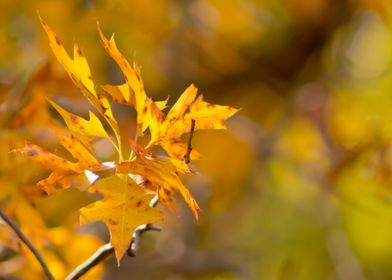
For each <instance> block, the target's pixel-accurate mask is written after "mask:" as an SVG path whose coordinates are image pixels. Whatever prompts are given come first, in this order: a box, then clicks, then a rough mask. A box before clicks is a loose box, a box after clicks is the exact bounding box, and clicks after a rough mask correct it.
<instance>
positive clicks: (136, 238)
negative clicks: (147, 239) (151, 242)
mask: <svg viewBox="0 0 392 280" xmlns="http://www.w3.org/2000/svg"><path fill="white" fill-rule="evenodd" d="M146 231H161V228H160V227H157V226H154V225H151V224H147V225H144V226H142V227H139V228H138V229H137V230H135V232H134V233H133V235H132V241H131V244H130V245H129V247H128V250H127V255H128V256H130V257H136V253H137V251H138V250H139V244H140V238H141V236H142V234H143V233H145V232H146Z"/></svg>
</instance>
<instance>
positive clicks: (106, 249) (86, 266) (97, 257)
mask: <svg viewBox="0 0 392 280" xmlns="http://www.w3.org/2000/svg"><path fill="white" fill-rule="evenodd" d="M113 253H114V248H113V246H112V244H110V243H106V244H105V245H103V246H101V247H100V248H99V249H98V250H97V251H96V252H95V253H94V254H93V255H91V257H90V258H88V259H87V260H86V261H85V262H84V263H82V264H81V265H79V266H78V267H77V268H76V269H75V270H74V271H72V272H71V274H70V275H68V276H67V278H65V279H66V280H75V279H79V278H80V277H82V276H83V275H84V274H86V273H87V272H88V271H89V270H90V269H92V268H93V267H94V266H96V265H97V264H99V263H100V262H102V261H104V260H105V259H106V258H107V257H109V256H110V255H112V254H113Z"/></svg>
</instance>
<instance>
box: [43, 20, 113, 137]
mask: <svg viewBox="0 0 392 280" xmlns="http://www.w3.org/2000/svg"><path fill="white" fill-rule="evenodd" d="M40 20H41V24H42V27H43V28H44V30H45V32H46V34H47V35H48V38H49V45H50V47H51V49H52V51H53V53H54V55H55V56H56V58H57V60H58V61H59V62H60V64H61V65H62V66H63V67H64V69H65V71H66V72H67V73H68V75H69V76H70V78H71V80H72V81H73V82H74V84H75V85H76V86H77V87H78V88H80V89H81V91H82V93H83V94H84V95H85V96H86V97H87V99H88V100H89V101H90V103H91V104H92V105H93V106H94V107H95V108H96V109H97V110H98V111H99V112H100V113H101V114H102V115H103V116H104V117H105V119H106V120H107V121H108V123H109V124H110V126H111V127H112V129H113V132H114V133H115V134H116V137H117V138H118V139H119V138H120V132H119V128H118V124H117V122H116V120H115V118H114V116H113V112H112V109H111V107H110V104H109V101H108V99H107V98H106V96H105V95H103V94H97V92H96V90H95V85H94V82H93V79H92V76H91V72H90V67H89V66H88V63H87V60H86V57H85V56H84V53H83V52H82V50H81V49H80V48H79V46H77V45H76V44H75V45H74V57H73V59H71V58H70V57H69V55H68V53H67V52H66V50H65V49H64V47H63V45H62V44H61V42H60V39H59V38H58V36H57V35H56V33H54V32H53V30H52V29H51V28H50V27H49V26H48V25H47V23H46V22H45V21H44V20H43V19H42V18H40ZM119 142H120V141H119Z"/></svg>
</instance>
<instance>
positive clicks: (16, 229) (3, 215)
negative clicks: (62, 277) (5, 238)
mask: <svg viewBox="0 0 392 280" xmlns="http://www.w3.org/2000/svg"><path fill="white" fill-rule="evenodd" d="M0 216H1V218H2V219H3V220H4V222H6V223H7V224H8V225H9V226H10V227H11V228H12V229H13V231H14V232H15V233H16V235H17V236H18V237H19V239H20V240H21V241H22V242H23V243H24V244H25V245H26V246H27V248H29V250H30V251H31V252H32V253H33V255H34V257H35V258H36V259H37V261H38V262H39V264H40V265H41V267H42V270H43V271H44V273H45V275H46V277H47V278H48V279H49V280H54V277H53V275H52V273H51V272H50V270H49V267H48V266H47V264H46V263H45V261H44V259H43V258H42V256H41V254H40V253H39V252H38V250H37V248H35V247H34V245H33V244H32V243H31V242H30V240H29V239H28V238H27V237H26V235H24V233H23V232H22V231H21V230H20V228H19V226H18V225H17V224H16V223H15V222H14V221H12V220H11V218H10V217H9V216H8V215H7V214H6V213H5V212H4V211H3V209H1V208H0Z"/></svg>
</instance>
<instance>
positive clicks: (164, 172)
mask: <svg viewBox="0 0 392 280" xmlns="http://www.w3.org/2000/svg"><path fill="white" fill-rule="evenodd" d="M116 171H117V172H118V173H127V174H128V173H129V174H137V175H141V176H142V177H143V178H144V180H145V181H149V182H152V183H153V184H154V185H155V186H156V187H157V190H156V191H157V193H158V195H159V196H160V201H161V202H162V203H163V204H165V205H167V206H169V207H172V206H173V201H174V198H173V197H172V195H173V194H174V191H178V192H179V193H181V195H182V196H183V198H184V199H185V201H186V203H187V204H188V205H189V207H190V208H191V209H192V212H193V214H194V216H195V218H196V219H198V217H199V215H198V212H197V210H198V209H199V207H198V205H197V203H196V200H195V199H194V198H193V197H192V195H191V193H190V192H189V190H188V189H187V188H186V187H185V186H184V184H183V183H182V182H181V180H180V178H179V177H178V175H177V170H176V167H175V165H173V163H172V162H171V161H170V160H169V159H164V158H151V157H144V156H138V157H137V158H136V159H135V160H133V161H126V162H121V163H119V164H118V165H117V166H116Z"/></svg>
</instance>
